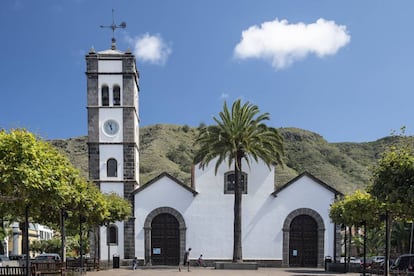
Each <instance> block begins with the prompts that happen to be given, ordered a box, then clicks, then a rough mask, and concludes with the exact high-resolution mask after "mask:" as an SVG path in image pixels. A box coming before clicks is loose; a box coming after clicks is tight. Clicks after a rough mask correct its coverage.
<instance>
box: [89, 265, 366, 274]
mask: <svg viewBox="0 0 414 276" xmlns="http://www.w3.org/2000/svg"><path fill="white" fill-rule="evenodd" d="M190 274H192V275H200V276H207V275H217V276H219V275H226V276H232V275H233V276H239V275H241V276H243V275H246V276H247V275H249V276H250V275H252V276H256V275H257V276H267V275H272V276H275V275H276V276H289V275H292V276H321V275H323V276H336V275H347V276H359V275H360V274H359V273H346V274H343V273H333V272H332V273H331V272H325V271H324V270H323V269H312V268H259V269H258V270H224V269H214V268H210V267H207V268H200V267H191V268H190V272H188V271H187V270H184V269H183V270H182V271H181V272H179V271H178V268H177V269H173V268H163V269H142V268H138V269H137V270H131V269H122V268H121V269H110V270H102V271H96V272H87V274H86V275H87V276H111V275H117V276H133V275H145V276H155V275H181V276H185V275H190Z"/></svg>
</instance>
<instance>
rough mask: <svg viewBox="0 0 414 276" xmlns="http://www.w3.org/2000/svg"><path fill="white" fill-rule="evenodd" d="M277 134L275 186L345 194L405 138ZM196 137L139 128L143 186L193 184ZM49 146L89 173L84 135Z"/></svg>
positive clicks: (164, 128) (179, 130) (192, 132)
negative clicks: (161, 179) (314, 184)
mask: <svg viewBox="0 0 414 276" xmlns="http://www.w3.org/2000/svg"><path fill="white" fill-rule="evenodd" d="M279 131H280V133H281V135H282V136H283V137H284V141H285V143H284V145H285V158H284V162H285V166H284V167H277V168H276V172H275V174H276V177H275V181H276V183H275V186H280V185H283V184H285V183H286V182H288V181H289V180H291V179H292V178H294V177H296V176H297V175H298V174H300V173H302V172H304V171H307V172H309V173H311V174H313V175H315V176H316V177H318V178H319V179H321V180H322V181H324V182H325V183H327V184H328V185H330V186H332V187H334V188H335V189H337V190H339V191H341V192H343V193H350V192H352V191H354V190H355V189H357V188H364V187H366V185H368V183H369V180H370V176H371V171H370V169H371V167H372V166H373V165H374V164H375V162H376V160H377V159H378V158H379V157H380V156H381V153H382V152H383V151H384V149H385V148H386V147H387V146H389V145H391V144H393V143H396V142H397V141H398V140H399V139H403V138H401V137H399V136H391V137H386V138H383V139H379V140H377V141H374V142H366V143H328V142H327V141H326V140H325V139H323V137H322V136H320V135H319V134H317V133H313V132H310V131H306V130H303V129H297V128H281V129H279ZM197 134H198V129H197V128H191V127H188V126H178V125H166V124H157V125H152V126H146V127H143V128H141V129H140V183H141V184H145V183H147V182H148V181H150V180H151V179H153V178H154V177H156V176H158V175H159V174H160V173H162V172H168V173H169V174H171V175H173V176H175V177H176V178H178V179H179V180H181V181H183V182H184V183H188V184H189V182H190V174H191V166H192V157H193V154H194V152H195V150H196V147H195V144H194V141H195V137H196V136H197ZM50 142H51V143H52V144H53V145H55V146H56V147H58V148H59V149H61V151H62V152H64V153H65V154H67V155H68V157H69V159H70V160H71V162H72V163H73V164H74V165H75V166H76V167H78V168H79V169H80V170H81V171H82V173H83V174H84V175H85V176H87V175H88V152H87V151H88V147H87V137H86V136H84V137H77V138H70V139H66V140H52V141H50Z"/></svg>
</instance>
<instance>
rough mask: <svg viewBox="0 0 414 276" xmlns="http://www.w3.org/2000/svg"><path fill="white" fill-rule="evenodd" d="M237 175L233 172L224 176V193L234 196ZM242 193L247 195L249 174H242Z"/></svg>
mask: <svg viewBox="0 0 414 276" xmlns="http://www.w3.org/2000/svg"><path fill="white" fill-rule="evenodd" d="M235 180H236V179H235V174H234V172H233V171H231V172H227V173H225V174H224V193H225V194H234V184H235ZM241 185H242V193H243V194H247V173H245V172H242V173H241Z"/></svg>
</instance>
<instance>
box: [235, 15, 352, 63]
mask: <svg viewBox="0 0 414 276" xmlns="http://www.w3.org/2000/svg"><path fill="white" fill-rule="evenodd" d="M350 40H351V37H350V35H349V34H348V32H347V29H346V26H344V25H337V24H336V23H335V22H334V21H327V20H325V19H323V18H320V19H318V20H317V21H316V22H315V23H311V24H304V23H302V22H300V23H297V24H289V23H288V21H287V20H281V21H279V20H278V19H277V18H276V19H275V20H274V21H269V22H264V23H262V24H261V25H260V26H257V25H254V26H251V27H249V28H248V29H247V30H244V31H243V32H242V38H241V41H240V42H239V43H238V44H237V45H236V47H235V49H234V55H235V57H236V58H238V59H247V58H258V59H264V60H267V61H270V62H271V64H272V66H273V67H275V68H276V69H282V68H285V67H287V66H289V65H291V64H292V63H293V62H295V61H298V60H301V59H304V58H305V57H306V56H307V55H309V54H315V55H316V56H318V57H324V56H327V55H334V54H335V53H336V52H337V51H338V50H339V49H340V48H342V47H344V46H345V45H347V44H348V43H349V42H350Z"/></svg>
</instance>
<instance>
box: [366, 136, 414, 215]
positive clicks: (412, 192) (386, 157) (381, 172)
mask: <svg viewBox="0 0 414 276" xmlns="http://www.w3.org/2000/svg"><path fill="white" fill-rule="evenodd" d="M368 191H369V193H371V194H372V195H373V196H374V197H375V198H377V199H378V200H379V201H381V202H383V203H384V204H385V205H386V208H387V210H388V211H390V212H391V213H392V214H393V216H398V217H402V218H403V217H405V218H412V217H413V216H414V209H413V208H412V206H413V203H414V150H413V147H412V145H411V144H408V143H404V144H399V145H395V146H391V147H390V148H388V149H387V150H386V151H385V152H384V154H383V155H382V157H381V158H380V159H379V160H378V163H377V165H376V166H375V167H374V169H373V181H372V185H371V186H370V187H369V189H368Z"/></svg>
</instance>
